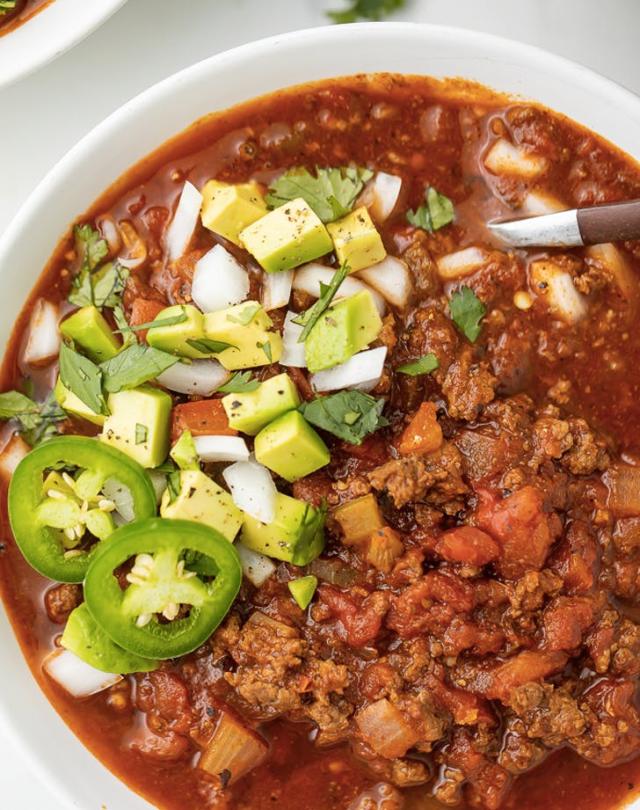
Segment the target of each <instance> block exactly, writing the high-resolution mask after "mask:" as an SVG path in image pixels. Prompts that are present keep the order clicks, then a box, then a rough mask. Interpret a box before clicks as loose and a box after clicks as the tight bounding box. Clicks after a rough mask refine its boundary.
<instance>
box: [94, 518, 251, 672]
mask: <svg viewBox="0 0 640 810" xmlns="http://www.w3.org/2000/svg"><path fill="white" fill-rule="evenodd" d="M194 552H195V553H197V554H198V555H200V556H201V557H204V558H206V560H207V563H209V564H210V565H211V568H210V569H209V570H211V571H215V576H214V578H213V579H211V578H210V577H207V576H204V575H199V574H198V572H197V571H195V570H193V568H192V567H191V566H190V565H189V561H190V560H191V559H192V556H191V555H192V554H193V553H194ZM132 561H133V565H132V567H131V568H130V570H129V573H128V574H127V575H126V581H127V583H128V587H126V588H125V589H124V590H123V589H122V588H121V586H120V582H119V580H118V578H117V577H116V575H115V572H117V571H119V570H122V566H125V565H126V564H130V563H131V562H132ZM241 582H242V566H241V565H240V559H239V557H238V553H237V551H236V550H235V548H234V547H233V545H232V544H231V543H230V542H229V541H228V540H226V539H225V538H224V537H223V536H222V535H221V534H220V533H219V532H218V531H216V530H215V529H212V528H210V527H209V526H204V525H202V524H200V523H195V522H193V521H190V520H167V519H163V518H150V519H149V520H143V521H137V522H136V523H130V524H128V525H127V526H123V527H122V528H120V529H117V530H116V531H115V532H114V534H113V535H112V537H111V538H110V539H109V542H108V543H105V544H102V545H101V546H100V547H99V549H98V551H97V553H96V555H95V557H94V559H93V561H92V563H91V565H90V566H89V570H88V572H87V576H86V579H85V583H84V592H85V599H86V601H87V605H88V607H89V610H90V611H91V614H92V615H93V617H94V619H95V620H96V622H98V624H99V625H100V626H101V627H102V628H103V630H105V631H106V632H107V633H108V635H109V636H110V637H111V639H112V640H113V641H115V643H116V644H119V645H120V646H121V647H124V648H125V649H126V650H129V651H130V652H132V653H135V654H136V655H141V656H144V657H145V658H157V659H166V658H175V657H177V656H179V655H185V654H186V653H189V652H192V651H193V650H195V649H196V648H197V647H199V646H200V645H201V644H202V643H203V642H204V641H206V639H207V638H209V636H210V635H211V633H213V631H214V630H215V629H216V627H217V626H218V625H219V624H220V622H221V621H222V620H223V619H224V617H225V616H226V614H227V612H228V610H229V608H230V607H231V604H232V603H233V600H234V599H235V597H236V595H237V593H238V590H239V589H240V584H241Z"/></svg>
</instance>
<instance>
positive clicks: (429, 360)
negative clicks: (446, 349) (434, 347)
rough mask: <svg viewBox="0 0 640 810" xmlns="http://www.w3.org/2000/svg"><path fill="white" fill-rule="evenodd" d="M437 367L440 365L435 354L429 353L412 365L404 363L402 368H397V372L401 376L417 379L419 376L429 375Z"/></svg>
mask: <svg viewBox="0 0 640 810" xmlns="http://www.w3.org/2000/svg"><path fill="white" fill-rule="evenodd" d="M439 365H440V363H438V358H437V357H436V356H435V354H434V353H433V352H429V354H425V355H423V356H422V357H420V358H418V360H414V361H413V362H412V363H405V364H404V365H403V366H398V368H397V371H399V372H400V373H401V374H408V375H409V376H410V377H419V376H420V375H421V374H431V372H432V371H435V370H436V369H437V368H438V366H439Z"/></svg>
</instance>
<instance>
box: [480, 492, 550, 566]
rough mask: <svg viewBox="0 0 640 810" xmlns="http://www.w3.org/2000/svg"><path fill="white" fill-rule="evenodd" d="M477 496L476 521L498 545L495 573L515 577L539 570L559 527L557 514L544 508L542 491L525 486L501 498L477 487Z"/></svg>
mask: <svg viewBox="0 0 640 810" xmlns="http://www.w3.org/2000/svg"><path fill="white" fill-rule="evenodd" d="M478 497H479V500H480V505H479V507H478V510H477V512H476V522H477V524H478V526H479V527H480V528H481V529H484V530H485V531H487V532H488V533H489V534H490V535H491V536H492V537H494V538H495V539H496V540H497V541H498V543H499V544H500V546H501V553H500V557H499V558H498V560H497V562H496V565H497V567H498V571H499V573H500V574H501V575H502V576H504V577H508V578H509V579H517V578H518V577H520V576H522V575H523V574H524V573H526V572H527V571H532V570H533V571H539V570H540V569H541V568H542V566H543V565H544V562H545V560H546V558H547V554H548V552H549V548H550V547H551V545H552V543H553V541H554V540H555V538H556V536H557V535H558V533H559V531H560V529H561V526H560V525H559V521H558V518H557V515H555V514H554V513H547V512H545V511H544V496H543V494H542V492H540V490H538V489H536V488H535V487H533V486H526V487H522V489H519V490H518V491H517V492H514V493H513V495H510V496H509V497H508V498H504V499H503V500H500V499H498V498H497V497H496V495H494V494H493V493H492V492H490V491H488V490H479V491H478Z"/></svg>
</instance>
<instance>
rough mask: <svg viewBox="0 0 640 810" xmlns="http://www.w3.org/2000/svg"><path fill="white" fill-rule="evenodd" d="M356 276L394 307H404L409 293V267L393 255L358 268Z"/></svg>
mask: <svg viewBox="0 0 640 810" xmlns="http://www.w3.org/2000/svg"><path fill="white" fill-rule="evenodd" d="M358 277H359V278H362V279H364V281H366V282H367V284H369V286H370V287H373V289H374V290H377V292H379V293H380V294H381V295H383V296H384V297H385V298H386V299H387V301H388V302H389V303H390V304H393V306H394V307H404V306H406V304H407V301H408V300H409V296H410V295H411V274H410V273H409V268H408V267H407V265H406V264H405V263H404V262H403V261H401V260H400V259H396V257H395V256H387V258H386V259H383V260H382V261H381V262H379V263H378V264H374V265H373V266H372V267H367V268H365V269H364V270H360V272H359V273H358Z"/></svg>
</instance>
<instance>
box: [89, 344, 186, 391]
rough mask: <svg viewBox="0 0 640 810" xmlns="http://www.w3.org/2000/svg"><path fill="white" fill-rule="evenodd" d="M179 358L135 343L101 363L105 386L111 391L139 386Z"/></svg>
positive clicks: (169, 366)
mask: <svg viewBox="0 0 640 810" xmlns="http://www.w3.org/2000/svg"><path fill="white" fill-rule="evenodd" d="M178 359H179V358H177V357H174V355H172V354H169V353H168V352H162V351H160V350H159V349H154V348H153V347H152V346H145V345H143V344H141V343H133V344H132V345H131V346H129V347H128V348H126V349H123V350H122V351H120V352H119V353H118V354H116V356H115V357H112V358H111V359H110V360H105V361H104V363H102V364H101V365H100V371H101V372H102V376H103V378H104V388H105V390H106V391H108V392H109V393H116V392H117V391H122V389H123V388H137V387H138V386H139V385H142V384H143V383H145V382H148V381H149V380H153V379H155V378H156V377H157V376H158V375H159V374H162V372H163V371H166V370H167V369H168V368H171V366H173V365H175V364H176V363H177V362H178Z"/></svg>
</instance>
